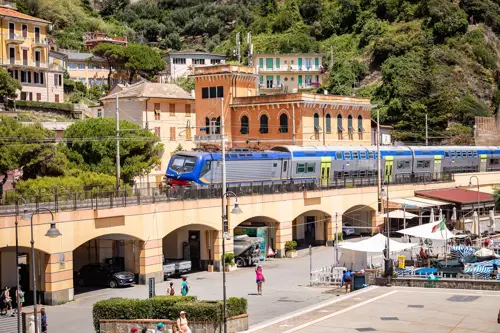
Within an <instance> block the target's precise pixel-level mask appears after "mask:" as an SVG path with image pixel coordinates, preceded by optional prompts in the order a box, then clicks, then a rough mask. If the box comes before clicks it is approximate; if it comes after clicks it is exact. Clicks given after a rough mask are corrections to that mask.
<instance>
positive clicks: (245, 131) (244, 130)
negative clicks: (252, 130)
mask: <svg viewBox="0 0 500 333" xmlns="http://www.w3.org/2000/svg"><path fill="white" fill-rule="evenodd" d="M240 133H241V134H248V117H247V116H243V117H241V129H240Z"/></svg>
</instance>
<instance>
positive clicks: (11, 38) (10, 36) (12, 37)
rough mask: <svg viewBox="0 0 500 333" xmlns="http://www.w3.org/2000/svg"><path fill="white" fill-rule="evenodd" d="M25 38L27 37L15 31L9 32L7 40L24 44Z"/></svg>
mask: <svg viewBox="0 0 500 333" xmlns="http://www.w3.org/2000/svg"><path fill="white" fill-rule="evenodd" d="M25 40H26V38H24V37H23V35H20V34H15V33H8V34H7V39H6V42H7V43H8V44H22V43H24V41H25Z"/></svg>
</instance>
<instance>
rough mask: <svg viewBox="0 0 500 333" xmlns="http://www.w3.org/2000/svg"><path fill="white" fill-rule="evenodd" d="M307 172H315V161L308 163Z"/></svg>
mask: <svg viewBox="0 0 500 333" xmlns="http://www.w3.org/2000/svg"><path fill="white" fill-rule="evenodd" d="M307 173H314V163H307Z"/></svg>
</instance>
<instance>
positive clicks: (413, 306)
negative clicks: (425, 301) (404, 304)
mask: <svg viewBox="0 0 500 333" xmlns="http://www.w3.org/2000/svg"><path fill="white" fill-rule="evenodd" d="M408 307H409V308H417V309H421V308H423V307H424V306H423V305H420V304H409V305H408Z"/></svg>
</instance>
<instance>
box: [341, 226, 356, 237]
mask: <svg viewBox="0 0 500 333" xmlns="http://www.w3.org/2000/svg"><path fill="white" fill-rule="evenodd" d="M355 232H356V230H354V228H353V227H352V226H351V225H350V224H349V223H344V225H343V226H342V236H344V237H345V236H350V235H354V233H355Z"/></svg>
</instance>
